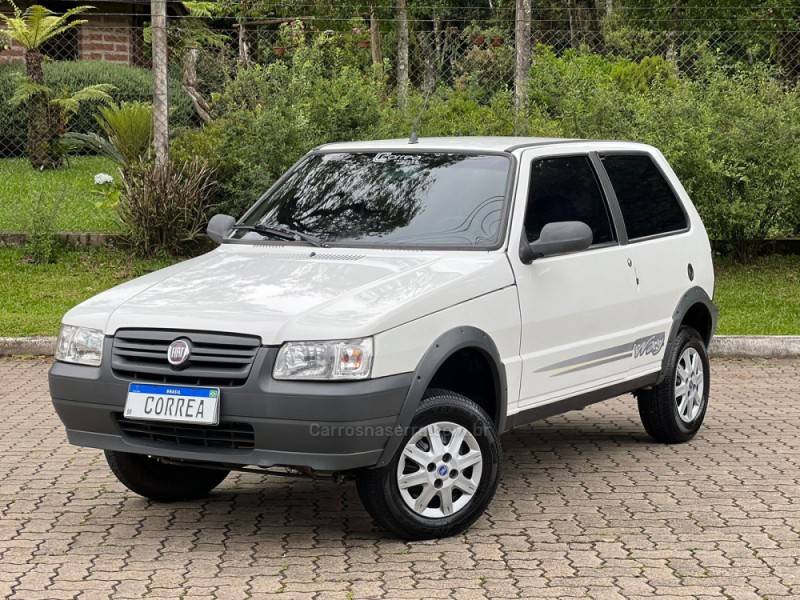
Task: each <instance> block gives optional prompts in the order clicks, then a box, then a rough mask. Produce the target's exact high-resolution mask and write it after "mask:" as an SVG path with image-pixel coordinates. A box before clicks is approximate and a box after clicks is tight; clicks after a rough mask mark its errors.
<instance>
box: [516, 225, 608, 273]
mask: <svg viewBox="0 0 800 600" xmlns="http://www.w3.org/2000/svg"><path fill="white" fill-rule="evenodd" d="M593 238H594V236H593V234H592V230H591V228H590V227H589V226H588V225H587V224H586V223H582V222H581V221H559V222H557V223H548V224H547V225H545V226H544V227H542V232H541V233H540V234H539V239H538V240H536V241H535V242H530V243H528V242H527V240H526V239H524V238H523V240H522V243H521V244H520V248H519V257H520V259H521V260H522V262H523V263H525V264H526V265H529V264H531V263H532V262H533V261H534V260H536V259H537V258H544V257H545V256H552V255H554V254H566V253H567V252H578V251H580V250H586V248H588V247H589V246H591V245H592V239H593Z"/></svg>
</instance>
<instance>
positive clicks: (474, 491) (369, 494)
mask: <svg viewBox="0 0 800 600" xmlns="http://www.w3.org/2000/svg"><path fill="white" fill-rule="evenodd" d="M432 434H433V435H437V434H438V437H439V442H440V443H441V446H433V445H432V444H431V442H432V440H434V439H435V438H434V437H432ZM456 436H457V437H456ZM412 438H413V440H415V441H412ZM459 438H460V439H461V440H462V441H461V443H460V444H459V446H458V448H456V446H455V444H456V443H458V442H457V441H456V440H458V439H459ZM434 444H435V442H434ZM476 451H479V452H480V455H477V454H476ZM408 453H413V454H414V456H415V458H416V460H415V459H412V458H411V456H410V454H408ZM436 457H440V458H439V460H433V458H436ZM429 460H430V462H428V461H429ZM401 461H402V462H401ZM501 461H502V448H501V446H500V438H499V435H498V433H497V431H496V429H495V426H494V423H492V421H491V419H490V418H489V417H488V416H487V414H486V413H485V412H484V410H483V409H482V408H481V407H480V406H478V405H477V404H476V403H475V402H473V401H472V400H470V399H469V398H466V397H465V396H462V395H460V394H456V393H454V392H450V391H447V390H429V391H428V392H427V393H426V395H425V397H424V398H423V401H422V403H421V404H420V406H419V408H418V409H417V412H416V413H415V415H414V417H413V419H412V421H411V427H409V431H408V432H407V433H406V435H405V436H404V437H403V440H402V442H401V444H400V447H399V448H398V451H397V453H396V454H395V456H394V457H393V458H392V460H391V461H390V462H389V464H388V465H386V466H385V467H380V468H375V469H366V470H363V471H360V472H359V473H358V476H357V479H356V485H357V488H358V495H359V497H360V498H361V502H362V503H363V504H364V508H366V510H367V512H369V514H370V515H371V516H372V518H373V519H374V520H375V521H376V522H377V524H378V525H380V526H381V527H383V528H384V529H387V530H388V531H390V532H392V533H393V534H395V535H396V536H398V537H400V538H403V539H408V540H422V539H431V538H443V537H448V536H451V535H456V534H458V533H461V532H462V531H465V530H466V529H468V528H469V526H470V525H472V524H473V523H474V522H475V521H476V520H477V519H478V517H480V516H481V514H483V511H484V510H485V509H486V507H487V506H488V505H489V502H491V500H492V498H493V497H494V494H495V491H496V490H497V484H498V481H499V479H500V468H501ZM426 462H428V465H427V466H425V467H423V466H422V465H423V464H424V463H426ZM430 466H433V467H434V468H433V470H431V469H430V468H429V467H430ZM459 469H460V471H459ZM401 480H403V481H404V489H403V490H402V491H401V487H400V481H401ZM416 481H422V482H424V483H422V484H421V485H410V484H411V483H413V482H416ZM437 481H438V482H439V483H438V484H437V483H436V482H437ZM437 486H438V487H437ZM415 494H416V496H415ZM423 494H425V496H424V498H423ZM430 494H433V496H430ZM446 498H449V502H448V501H447V500H446ZM416 505H419V508H417V509H415V508H414V506H416ZM423 513H424V514H423Z"/></svg>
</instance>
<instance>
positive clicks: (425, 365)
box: [375, 326, 508, 467]
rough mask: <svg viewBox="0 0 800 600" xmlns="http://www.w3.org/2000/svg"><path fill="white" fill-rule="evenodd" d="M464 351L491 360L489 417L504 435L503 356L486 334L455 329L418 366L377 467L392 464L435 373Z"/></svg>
mask: <svg viewBox="0 0 800 600" xmlns="http://www.w3.org/2000/svg"><path fill="white" fill-rule="evenodd" d="M465 348H474V349H476V350H479V351H480V352H481V353H482V354H483V355H484V356H485V357H486V358H487V359H488V360H489V363H490V365H491V367H492V373H493V379H494V381H493V383H494V388H495V394H496V396H497V406H496V411H495V412H496V414H494V415H489V417H491V418H492V420H493V421H494V422H495V426H496V428H497V431H498V432H499V433H502V432H503V431H505V428H506V413H507V405H508V383H507V380H506V370H505V367H504V366H503V362H502V361H501V360H500V352H499V351H498V350H497V346H496V345H495V343H494V340H493V339H492V338H491V336H490V335H489V334H488V333H486V332H485V331H483V330H481V329H478V328H477V327H470V326H463V327H454V328H453V329H450V330H449V331H446V332H445V333H443V334H442V335H440V336H439V337H438V338H436V340H435V341H434V342H433V343H432V344H431V345H430V347H429V348H428V350H426V352H425V354H424V355H423V356H422V358H421V359H420V361H419V363H418V364H417V368H416V369H415V370H414V373H413V377H412V380H411V386H410V387H409V389H408V393H407V394H406V399H405V401H404V402H403V406H402V408H401V409H400V414H399V415H398V417H397V423H396V427H394V433H393V435H392V436H391V437H390V438H389V440H388V442H387V443H386V446H385V447H384V450H383V453H382V454H381V457H380V459H379V460H378V463H377V464H376V465H375V466H376V467H383V466H385V465H387V464H388V463H389V462H390V461H391V460H392V457H393V456H394V454H395V452H397V449H398V448H399V447H400V442H401V441H402V439H403V437H404V436H405V433H406V430H407V428H408V426H409V425H410V424H411V420H412V419H413V417H414V413H415V412H416V411H417V408H418V407H419V405H420V403H421V402H422V397H423V396H424V394H425V391H426V390H427V389H428V386H429V385H430V383H431V381H432V380H433V377H434V375H436V372H437V371H438V370H439V368H440V367H441V366H442V365H443V364H444V363H445V361H446V360H447V359H448V358H450V357H451V356H452V355H453V354H455V353H456V352H458V351H459V350H463V349H465Z"/></svg>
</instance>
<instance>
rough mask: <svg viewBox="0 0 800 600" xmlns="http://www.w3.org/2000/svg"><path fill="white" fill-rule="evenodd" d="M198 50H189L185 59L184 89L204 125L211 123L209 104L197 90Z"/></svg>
mask: <svg viewBox="0 0 800 600" xmlns="http://www.w3.org/2000/svg"><path fill="white" fill-rule="evenodd" d="M197 85H198V82H197V48H187V50H186V54H185V55H184V57H183V89H184V91H186V94H187V95H188V96H189V98H190V99H191V100H192V105H193V106H194V110H195V112H196V113H197V116H199V117H200V120H201V121H203V123H208V122H210V121H211V115H210V114H209V110H210V108H209V106H208V102H206V100H205V98H203V96H202V94H200V90H198V89H197Z"/></svg>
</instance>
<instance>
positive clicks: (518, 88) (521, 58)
mask: <svg viewBox="0 0 800 600" xmlns="http://www.w3.org/2000/svg"><path fill="white" fill-rule="evenodd" d="M516 2H517V5H516V16H515V26H514V43H515V46H516V47H515V54H516V60H515V64H514V133H519V131H520V123H519V121H520V117H521V115H522V111H523V109H524V108H525V102H526V98H527V92H528V72H529V71H530V69H531V0H516Z"/></svg>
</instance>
